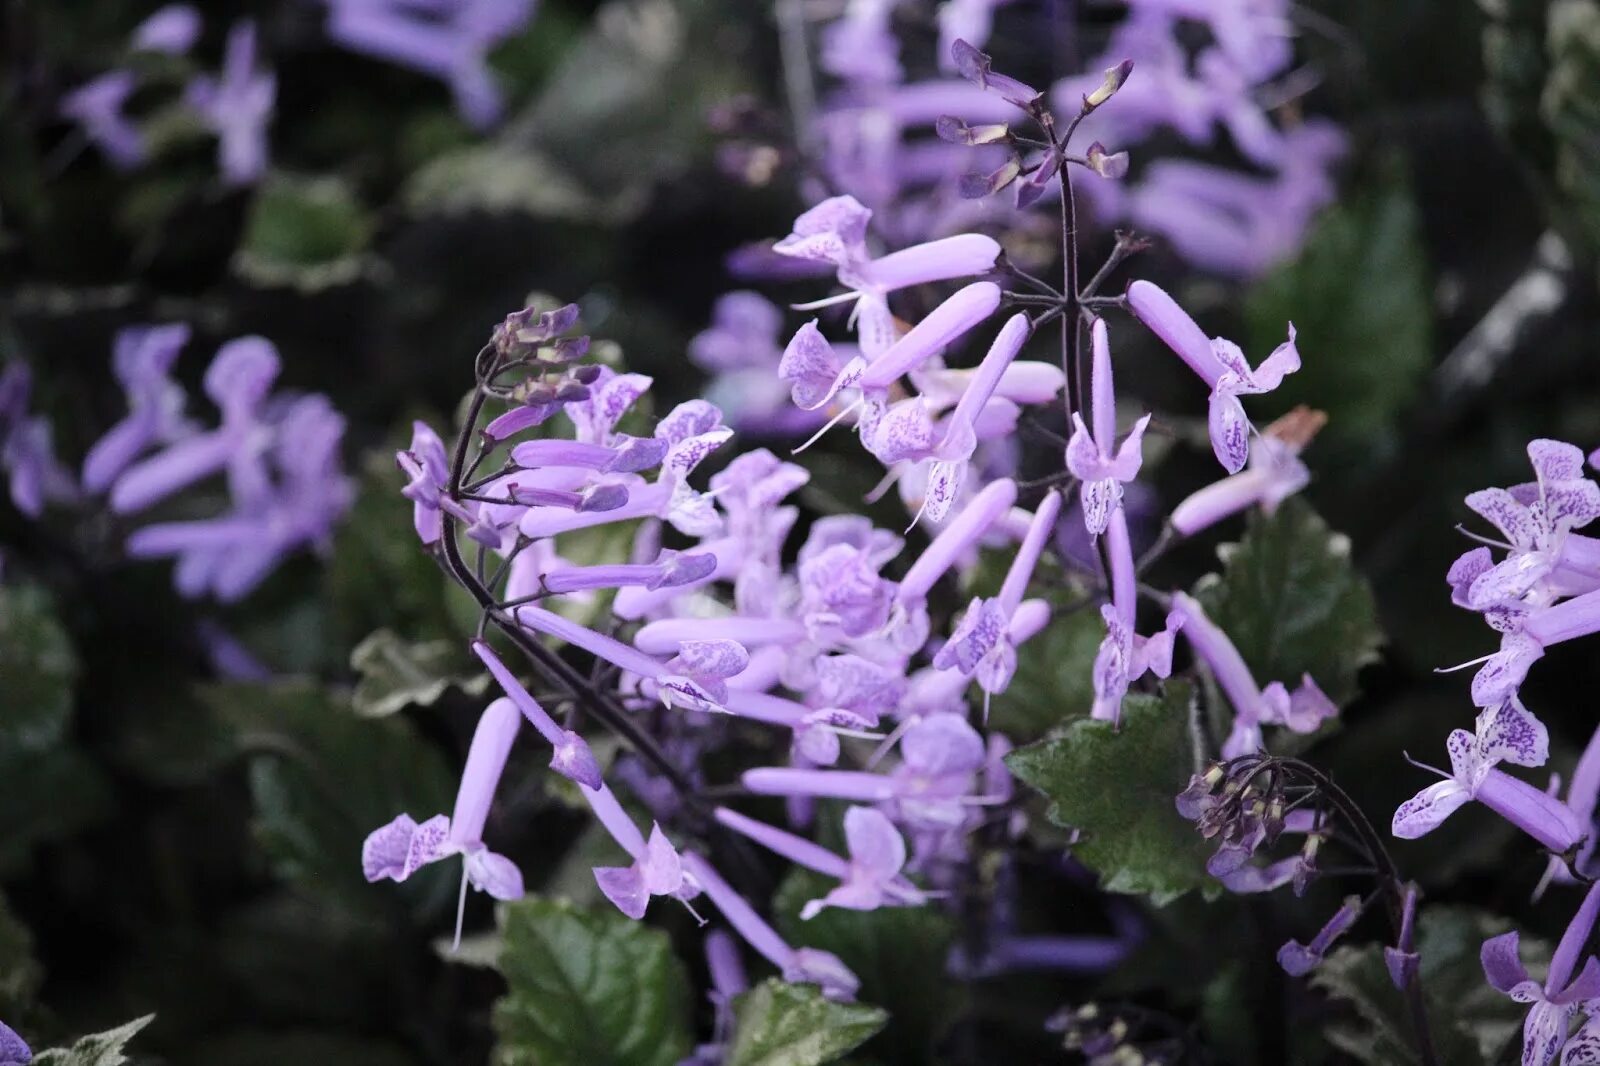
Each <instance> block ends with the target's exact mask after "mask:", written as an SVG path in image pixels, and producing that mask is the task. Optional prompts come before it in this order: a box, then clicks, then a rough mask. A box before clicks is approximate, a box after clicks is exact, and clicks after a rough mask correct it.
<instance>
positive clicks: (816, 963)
mask: <svg viewBox="0 0 1600 1066" xmlns="http://www.w3.org/2000/svg"><path fill="white" fill-rule="evenodd" d="M683 867H684V869H685V870H686V871H687V872H688V874H689V876H690V877H691V878H693V880H694V882H695V884H696V885H698V886H699V887H700V889H701V890H702V891H704V892H705V894H706V897H707V898H708V899H710V900H711V902H712V903H715V904H716V906H717V909H718V910H720V911H721V912H722V916H723V917H724V918H726V919H727V920H728V924H729V925H731V926H733V928H734V931H735V932H737V933H738V934H739V935H740V936H741V937H743V938H744V940H745V942H746V943H747V944H749V945H750V946H751V947H752V948H754V949H755V950H756V951H757V952H758V953H759V954H761V955H762V956H763V957H764V958H765V959H766V960H767V961H768V962H770V963H772V964H773V965H774V966H776V967H777V968H778V972H779V973H781V974H782V975H783V979H784V980H785V981H792V982H805V983H809V984H815V985H819V986H820V987H821V989H822V994H823V995H824V996H826V997H827V998H828V999H831V1000H836V1001H840V1002H846V1003H848V1002H850V1001H851V1000H854V999H855V997H856V991H857V990H858V989H859V988H860V987H861V982H860V981H859V980H858V979H857V978H856V975H855V974H853V973H851V972H850V969H849V967H847V966H845V964H844V963H843V962H841V961H839V958H838V957H837V956H836V955H833V954H831V953H830V952H826V951H823V950H821V949H820V948H792V947H790V946H789V945H788V944H786V943H785V942H784V940H783V938H782V937H780V936H779V935H778V934H777V932H775V931H774V930H773V928H772V926H770V925H768V924H767V923H766V922H764V921H762V920H761V917H760V915H758V914H756V912H755V908H753V907H751V906H750V904H749V903H747V902H746V901H745V900H744V898H743V897H741V896H740V895H739V894H738V893H737V892H735V891H734V890H733V889H732V887H730V886H729V884H728V882H726V881H724V880H723V879H722V876H721V875H720V874H718V873H717V871H716V870H715V869H714V868H713V867H712V865H711V864H710V863H708V862H706V860H705V859H703V858H701V857H700V856H699V855H696V854H695V853H693V852H685V853H684V855H683Z"/></svg>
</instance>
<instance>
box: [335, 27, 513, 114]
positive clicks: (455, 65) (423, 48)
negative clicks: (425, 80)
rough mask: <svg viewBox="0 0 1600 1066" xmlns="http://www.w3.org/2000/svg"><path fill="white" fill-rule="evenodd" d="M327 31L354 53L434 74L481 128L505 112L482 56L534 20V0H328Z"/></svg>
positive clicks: (463, 111)
mask: <svg viewBox="0 0 1600 1066" xmlns="http://www.w3.org/2000/svg"><path fill="white" fill-rule="evenodd" d="M327 3H328V7H329V13H328V27H327V28H328V36H330V37H332V38H333V39H334V40H335V41H337V42H339V43H340V44H341V45H343V46H344V47H346V48H348V49H350V50H351V51H353V52H360V53H362V54H363V55H368V56H372V57H373V58H375V59H381V60H384V61H386V62H390V63H394V64H396V65H397V66H402V67H406V68H408V69H410V70H414V71H417V72H418V73H420V74H425V75H428V76H429V77H433V78H437V79H439V80H440V81H443V82H445V83H447V84H448V85H449V86H450V89H451V92H453V93H454V94H455V100H456V109H457V110H458V111H459V112H460V113H461V116H462V118H464V119H466V120H467V121H468V122H470V123H471V124H472V125H474V126H476V127H478V128H480V129H483V128H486V127H488V126H491V125H493V124H494V123H495V122H497V121H498V120H499V118H500V115H501V112H502V111H503V110H504V106H505V105H504V100H503V99H502V94H501V91H500V87H499V85H497V84H496V81H495V76H494V73H493V71H491V70H490V69H489V64H488V54H489V52H490V51H491V50H492V49H493V48H494V46H495V45H497V44H499V43H500V42H501V41H503V40H505V39H506V38H508V37H511V36H512V35H514V34H516V33H517V32H519V31H520V30H521V29H522V28H523V27H524V26H526V25H527V24H528V20H529V19H530V18H532V17H533V9H534V4H533V0H327Z"/></svg>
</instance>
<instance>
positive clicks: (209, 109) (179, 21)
mask: <svg viewBox="0 0 1600 1066" xmlns="http://www.w3.org/2000/svg"><path fill="white" fill-rule="evenodd" d="M201 28H202V27H201V18H200V13H199V11H198V10H196V9H195V8H193V7H191V6H189V5H187V4H173V5H170V6H168V7H164V8H162V9H161V10H160V11H157V12H156V13H155V14H154V15H151V16H150V17H149V18H148V19H146V20H145V21H144V22H143V23H141V24H140V25H139V27H138V29H136V30H135V31H134V33H133V37H132V39H131V40H130V41H129V45H128V49H129V52H130V59H131V58H135V57H137V55H138V53H141V52H143V53H151V52H155V53H161V54H164V55H167V56H171V57H184V56H187V54H188V53H189V51H190V50H191V49H192V48H193V47H194V45H195V43H196V42H197V41H198V40H199V38H200V31H201ZM257 52H258V49H257V42H256V24H255V22H254V21H252V20H250V19H242V20H240V21H238V22H235V23H234V24H233V25H232V26H231V27H230V28H229V30H228V40H227V46H226V49H225V51H224V54H223V59H222V69H221V70H220V71H217V72H216V73H214V74H212V73H206V72H203V71H199V70H196V71H194V72H193V73H191V74H190V75H189V76H188V81H187V83H186V85H185V86H184V88H183V90H182V91H181V92H180V93H179V94H178V98H177V100H176V101H175V103H174V104H172V105H169V106H172V107H176V108H178V109H180V110H183V111H186V112H187V113H188V114H190V115H192V116H193V117H194V118H195V119H198V120H199V122H200V123H201V124H202V125H203V126H204V127H205V128H206V129H207V130H209V131H210V132H211V133H212V134H213V135H214V136H215V137H216V138H217V165H218V169H219V170H220V171H221V172H222V177H223V180H225V181H226V182H228V184H230V185H248V184H251V183H253V182H255V181H256V180H257V179H258V178H260V177H261V175H262V173H263V172H264V171H265V170H266V165H267V125H268V124H269V123H270V122H271V121H272V111H273V106H274V104H275V103H276V100H277V94H278V87H277V80H276V78H275V76H274V75H273V74H272V72H271V71H266V70H262V69H261V67H260V63H259V57H258V55H257ZM153 76H154V75H151V74H141V73H140V71H139V67H138V66H137V64H134V63H130V64H129V65H126V66H121V67H115V68H113V69H111V70H109V71H107V72H105V73H104V74H100V75H98V76H96V77H95V78H94V79H92V80H91V81H89V82H87V83H85V84H84V85H81V86H79V87H78V88H77V89H74V90H73V91H72V92H70V93H68V94H67V95H66V96H65V97H63V98H62V100H61V105H60V111H61V115H62V117H63V118H66V119H69V120H71V121H72V122H74V123H76V124H77V125H78V127H79V129H80V130H81V131H82V133H83V136H84V138H85V139H86V140H87V141H88V142H89V143H91V144H93V145H94V146H95V147H96V148H97V149H99V151H100V153H101V154H102V155H104V156H105V158H106V160H107V162H109V163H110V164H111V165H112V166H114V167H116V168H118V169H119V170H130V169H133V168H134V167H138V166H141V165H143V164H144V163H146V162H147V161H148V159H149V156H150V150H151V144H150V138H149V135H148V134H147V132H146V130H145V129H144V128H143V126H142V125H141V124H140V123H139V122H136V121H135V120H134V119H133V118H131V117H130V116H129V114H128V110H127V109H128V102H129V99H130V97H132V96H133V95H134V93H135V92H137V91H139V90H140V89H141V88H143V87H144V84H145V80H146V79H147V78H149V77H153Z"/></svg>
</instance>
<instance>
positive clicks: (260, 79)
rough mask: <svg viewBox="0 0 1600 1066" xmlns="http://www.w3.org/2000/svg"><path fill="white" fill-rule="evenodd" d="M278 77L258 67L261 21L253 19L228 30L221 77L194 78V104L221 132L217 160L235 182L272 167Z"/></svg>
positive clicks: (249, 180) (191, 93)
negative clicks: (270, 128)
mask: <svg viewBox="0 0 1600 1066" xmlns="http://www.w3.org/2000/svg"><path fill="white" fill-rule="evenodd" d="M277 95H278V83H277V79H276V77H274V75H272V74H271V73H270V72H267V73H262V72H258V71H257V70H256V25H255V23H254V22H253V21H251V20H250V19H244V20H242V21H240V22H237V23H235V24H234V26H233V28H232V29H230V30H229V31H228V46H227V52H226V54H225V55H224V56H223V61H222V71H221V73H220V74H219V75H218V76H217V77H209V76H205V77H198V78H196V79H195V80H194V81H193V82H191V83H190V84H189V90H188V94H187V98H188V101H189V106H191V107H193V108H194V109H195V110H196V111H197V112H199V113H200V117H201V118H202V120H204V122H205V123H206V125H207V126H209V127H210V128H211V130H212V131H213V132H214V133H216V135H217V138H218V142H219V146H218V162H219V164H220V166H221V169H222V176H223V178H224V179H225V180H226V181H227V182H228V183H229V184H230V185H248V184H251V183H252V182H254V181H256V180H257V179H258V178H260V177H261V175H262V173H263V172H264V171H265V170H266V168H267V123H268V122H270V121H271V120H272V110H273V106H274V104H275V103H276V101H277Z"/></svg>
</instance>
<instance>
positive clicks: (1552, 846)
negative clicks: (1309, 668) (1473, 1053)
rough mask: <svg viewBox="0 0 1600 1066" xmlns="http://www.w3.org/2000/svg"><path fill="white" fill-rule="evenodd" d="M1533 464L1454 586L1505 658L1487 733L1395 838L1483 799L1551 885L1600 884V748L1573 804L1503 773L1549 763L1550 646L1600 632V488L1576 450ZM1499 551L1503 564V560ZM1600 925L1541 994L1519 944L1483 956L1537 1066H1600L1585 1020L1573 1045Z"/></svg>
mask: <svg viewBox="0 0 1600 1066" xmlns="http://www.w3.org/2000/svg"><path fill="white" fill-rule="evenodd" d="M1528 458H1529V460H1530V461H1531V463H1532V465H1533V471H1534V480H1533V481H1531V482H1527V483H1524V484H1520V485H1513V486H1511V487H1510V488H1506V489H1500V488H1491V489H1484V490H1482V491H1480V492H1474V493H1472V494H1471V495H1469V496H1468V497H1467V498H1466V505H1467V507H1468V508H1470V509H1471V510H1472V511H1473V512H1475V513H1476V514H1478V515H1479V516H1480V517H1482V518H1484V519H1485V520H1487V521H1488V522H1489V523H1490V524H1491V525H1492V526H1494V528H1495V530H1496V531H1498V532H1499V534H1500V535H1501V537H1503V538H1504V539H1502V540H1496V539H1493V538H1489V537H1481V536H1478V535H1476V534H1471V536H1473V538H1474V539H1476V540H1480V541H1482V542H1483V546H1480V547H1476V548H1473V549H1472V550H1470V551H1468V552H1467V553H1465V554H1464V555H1462V556H1461V557H1460V558H1459V559H1457V560H1456V561H1455V563H1454V565H1452V566H1451V567H1450V571H1449V573H1448V574H1447V575H1446V580H1447V581H1448V583H1449V585H1450V590H1451V600H1452V602H1454V603H1455V604H1456V606H1458V607H1462V608H1465V609H1467V610H1469V611H1474V612H1476V613H1478V614H1480V615H1482V616H1483V619H1484V621H1485V622H1487V623H1488V625H1489V626H1490V627H1491V628H1492V629H1494V630H1495V631H1496V632H1498V633H1499V634H1500V649H1499V650H1498V651H1497V652H1495V653H1493V654H1491V655H1487V656H1485V657H1484V658H1482V659H1480V660H1477V661H1476V662H1473V663H1468V664H1465V665H1467V666H1473V665H1479V664H1481V666H1480V668H1479V670H1478V672H1477V675H1476V676H1475V677H1474V678H1473V680H1472V702H1473V703H1474V704H1475V705H1476V706H1477V707H1478V714H1477V720H1476V723H1475V726H1474V729H1473V731H1472V732H1470V733H1469V732H1467V731H1466V730H1464V729H1457V730H1455V731H1453V732H1452V733H1451V734H1450V736H1449V738H1448V739H1447V741H1446V749H1447V750H1448V752H1449V755H1450V772H1449V773H1446V772H1445V771H1443V770H1435V771H1434V772H1435V773H1437V774H1439V776H1440V777H1441V778H1443V780H1442V781H1439V782H1437V783H1436V784H1433V785H1429V786H1428V787H1427V788H1425V789H1423V790H1422V791H1421V792H1419V793H1417V795H1416V796H1414V797H1413V798H1411V799H1409V800H1407V801H1406V802H1405V803H1403V804H1401V805H1400V807H1399V809H1398V810H1396V811H1395V813H1394V823H1393V828H1394V834H1395V835H1396V836H1398V837H1402V838H1415V837H1419V836H1422V835H1423V834H1425V833H1427V832H1429V831H1431V830H1432V829H1434V828H1435V827H1436V826H1438V825H1439V823H1441V822H1442V821H1444V819H1445V818H1447V817H1449V816H1450V814H1452V813H1453V812H1454V811H1456V810H1458V809H1459V808H1460V807H1462V806H1463V805H1465V804H1466V803H1467V802H1468V801H1469V800H1476V801H1478V802H1479V803H1481V804H1483V805H1484V806H1485V807H1488V808H1489V809H1490V810H1492V811H1494V812H1495V813H1496V814H1498V815H1499V816H1500V817H1501V818H1504V819H1505V820H1506V821H1507V822H1509V823H1510V824H1512V825H1514V826H1516V827H1517V828H1518V829H1520V830H1522V831H1523V832H1524V833H1526V834H1527V835H1528V836H1530V837H1532V838H1533V839H1534V840H1536V841H1538V842H1539V844H1540V845H1542V846H1543V847H1544V848H1545V849H1547V850H1548V851H1549V852H1550V853H1551V859H1550V862H1549V868H1548V871H1547V873H1546V876H1545V883H1546V884H1548V883H1549V882H1550V881H1552V880H1556V881H1561V882H1565V883H1572V882H1574V881H1576V880H1578V879H1579V878H1580V877H1586V876H1587V875H1586V874H1585V873H1582V872H1583V871H1587V870H1588V869H1589V864H1590V857H1591V855H1592V853H1593V851H1594V840H1595V837H1596V833H1595V829H1594V824H1593V812H1594V809H1595V803H1596V799H1597V794H1600V777H1597V774H1600V743H1597V742H1591V744H1590V750H1588V751H1586V752H1585V754H1584V757H1583V759H1582V760H1580V762H1579V766H1578V770H1577V772H1576V773H1575V774H1574V775H1573V779H1572V782H1571V785H1570V786H1569V789H1568V794H1567V798H1566V799H1565V800H1563V799H1561V798H1560V797H1559V796H1558V795H1557V794H1556V787H1555V784H1554V783H1552V787H1551V789H1550V790H1549V791H1548V792H1544V791H1540V790H1539V789H1538V788H1537V787H1535V786H1533V785H1531V784H1529V783H1527V782H1525V781H1523V780H1521V779H1520V778H1517V777H1513V776H1512V775H1510V774H1508V773H1506V772H1505V771H1503V770H1501V769H1499V764H1500V763H1509V764H1511V765H1514V766H1524V767H1530V768H1531V767H1539V766H1543V765H1544V764H1545V762H1546V761H1547V760H1548V758H1549V738H1548V734H1547V732H1546V729H1545V726H1544V723H1542V722H1541V721H1540V720H1539V719H1538V717H1537V716H1536V715H1534V714H1533V713H1532V712H1531V711H1529V710H1528V708H1527V707H1526V706H1524V705H1523V702H1522V699H1521V694H1520V689H1521V685H1522V682H1523V680H1524V678H1525V677H1526V676H1527V673H1528V670H1529V668H1530V667H1531V666H1532V665H1533V664H1534V663H1535V662H1537V661H1538V660H1539V659H1540V658H1542V657H1543V655H1544V653H1545V649H1546V648H1547V647H1549V646H1550V645H1552V644H1556V643H1559V642H1561V641H1565V640H1572V639H1575V638H1578V637H1583V636H1587V635H1589V634H1591V633H1594V632H1596V631H1600V551H1597V550H1596V549H1597V548H1600V541H1596V540H1595V539H1594V538H1591V537H1586V536H1584V535H1582V534H1580V533H1577V532H1575V530H1578V529H1581V528H1583V527H1584V526H1587V525H1588V524H1589V523H1591V522H1593V521H1594V520H1595V519H1596V518H1600V486H1597V485H1596V484H1595V483H1594V482H1593V481H1592V480H1590V479H1589V478H1588V477H1587V476H1585V474H1584V455H1583V452H1582V451H1580V450H1579V449H1578V448H1577V447H1576V446H1574V445H1571V444H1566V443H1563V442H1561V441H1554V440H1535V441H1532V442H1530V443H1529V445H1528ZM1496 549H1498V550H1499V551H1501V552H1503V553H1504V554H1503V555H1502V556H1500V557H1499V558H1498V559H1497V558H1496V552H1495V550H1496ZM1597 737H1600V734H1597ZM1573 871H1579V873H1574V872H1573ZM1541 888H1542V886H1541ZM1597 913H1600V896H1597V895H1596V893H1595V892H1594V891H1591V892H1590V893H1589V895H1588V896H1587V897H1586V898H1585V900H1584V902H1583V904H1582V906H1581V907H1580V908H1579V909H1578V912H1577V914H1576V915H1575V917H1574V918H1573V920H1572V924H1571V925H1570V926H1569V927H1568V929H1567V933H1566V935H1565V936H1563V937H1562V940H1561V944H1560V946H1559V947H1558V948H1557V950H1556V956H1555V958H1554V959H1553V960H1552V962H1551V965H1550V972H1549V976H1548V977H1547V978H1546V980H1545V982H1544V983H1543V984H1542V985H1540V984H1538V983H1537V982H1534V981H1532V980H1529V979H1528V975H1527V973H1526V971H1524V970H1523V968H1522V965H1521V963H1520V962H1519V961H1518V958H1517V934H1516V933H1507V934H1505V935H1503V936H1500V937H1495V938H1493V939H1491V940H1489V941H1487V942H1485V944H1484V945H1483V968H1484V973H1485V974H1486V975H1487V976H1488V979H1489V983H1490V984H1491V985H1493V986H1494V987H1495V988H1496V989H1498V990H1499V991H1501V992H1504V993H1506V994H1507V995H1509V996H1511V997H1512V998H1513V999H1515V1000H1517V1001H1518V1002H1519V1003H1531V1004H1533V1006H1532V1008H1531V1009H1530V1011H1529V1012H1528V1017H1527V1020H1526V1024H1525V1025H1524V1028H1523V1058H1522V1061H1523V1062H1525V1063H1537V1064H1539V1066H1545V1064H1548V1063H1551V1062H1553V1061H1555V1058H1556V1055H1557V1054H1558V1053H1560V1054H1561V1056H1562V1058H1561V1061H1562V1062H1563V1063H1582V1062H1600V1021H1595V1020H1590V1021H1588V1022H1586V1023H1585V1025H1584V1027H1583V1029H1582V1030H1581V1031H1580V1032H1579V1034H1578V1035H1577V1036H1576V1037H1575V1038H1574V1039H1573V1040H1572V1041H1571V1042H1570V1043H1569V1042H1568V1036H1569V1033H1570V1030H1571V1028H1572V1025H1571V1022H1572V1018H1573V1016H1574V1014H1576V1013H1584V1014H1590V1013H1591V1012H1590V1011H1589V1010H1588V1008H1587V1004H1588V1003H1589V1002H1590V1001H1593V1000H1594V999H1595V998H1596V996H1597V993H1600V962H1597V961H1596V960H1595V959H1593V958H1590V959H1589V960H1588V964H1587V965H1586V966H1584V967H1583V968H1582V972H1581V973H1578V975H1577V976H1576V977H1574V976H1573V974H1574V971H1575V970H1577V969H1578V966H1577V963H1578V958H1579V955H1580V954H1581V951H1582V948H1583V946H1584V943H1585V942H1586V941H1587V939H1588V937H1589V933H1590V931H1591V930H1592V929H1593V926H1594V921H1595V916H1596V914H1597ZM1563 1047H1565V1048H1566V1051H1565V1052H1564V1053H1563V1051H1562V1049H1563Z"/></svg>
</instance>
